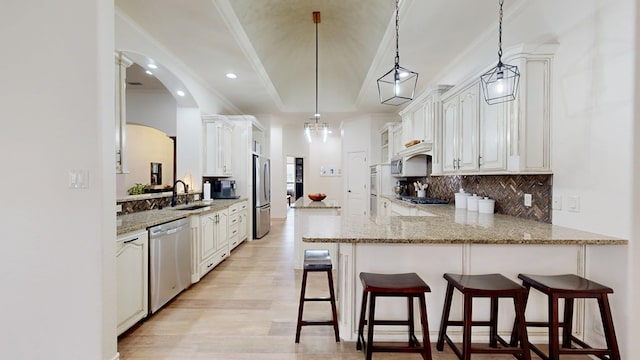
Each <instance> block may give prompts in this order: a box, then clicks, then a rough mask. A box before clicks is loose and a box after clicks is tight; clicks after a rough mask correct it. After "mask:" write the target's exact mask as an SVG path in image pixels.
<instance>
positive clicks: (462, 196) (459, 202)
mask: <svg viewBox="0 0 640 360" xmlns="http://www.w3.org/2000/svg"><path fill="white" fill-rule="evenodd" d="M454 195H455V197H456V199H455V200H456V208H458V209H466V208H467V198H468V197H469V195H471V194H469V193H466V192H457V193H455V194H454Z"/></svg>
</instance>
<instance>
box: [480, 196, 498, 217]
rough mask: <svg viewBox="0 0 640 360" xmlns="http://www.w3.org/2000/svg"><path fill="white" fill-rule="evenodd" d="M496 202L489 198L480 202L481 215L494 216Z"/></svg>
mask: <svg viewBox="0 0 640 360" xmlns="http://www.w3.org/2000/svg"><path fill="white" fill-rule="evenodd" d="M495 205H496V201H495V200H493V199H489V198H484V199H479V200H478V212H479V213H481V214H493V211H494V209H495Z"/></svg>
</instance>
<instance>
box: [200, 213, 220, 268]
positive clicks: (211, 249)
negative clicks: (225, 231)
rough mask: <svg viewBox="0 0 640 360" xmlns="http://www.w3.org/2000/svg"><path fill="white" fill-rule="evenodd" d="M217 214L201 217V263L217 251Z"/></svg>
mask: <svg viewBox="0 0 640 360" xmlns="http://www.w3.org/2000/svg"><path fill="white" fill-rule="evenodd" d="M216 227H217V213H209V214H206V215H202V216H200V235H201V238H200V261H203V260H205V259H206V258H208V257H210V256H211V255H213V254H214V253H215V251H216V243H215V238H216V231H217V228H216Z"/></svg>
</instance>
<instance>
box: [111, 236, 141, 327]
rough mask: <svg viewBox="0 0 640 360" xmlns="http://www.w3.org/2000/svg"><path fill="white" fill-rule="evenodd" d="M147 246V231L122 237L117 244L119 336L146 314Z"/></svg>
mask: <svg viewBox="0 0 640 360" xmlns="http://www.w3.org/2000/svg"><path fill="white" fill-rule="evenodd" d="M148 246H149V242H148V237H147V232H146V231H144V232H139V233H136V234H133V235H132V236H125V237H122V238H120V239H119V241H118V243H117V245H116V273H117V274H116V282H117V285H116V289H117V319H118V320H117V321H118V335H120V334H122V333H123V332H125V331H126V330H127V329H129V328H130V327H131V326H133V325H134V324H135V323H137V322H138V321H139V320H141V319H142V318H144V317H145V316H146V315H147V312H148V311H147V309H148V278H149V265H148V258H149V257H148V254H149V247H148Z"/></svg>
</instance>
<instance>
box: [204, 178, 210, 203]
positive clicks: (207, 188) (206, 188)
mask: <svg viewBox="0 0 640 360" xmlns="http://www.w3.org/2000/svg"><path fill="white" fill-rule="evenodd" d="M209 199H211V184H210V183H209V182H208V181H205V183H204V189H203V195H202V200H209Z"/></svg>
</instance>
